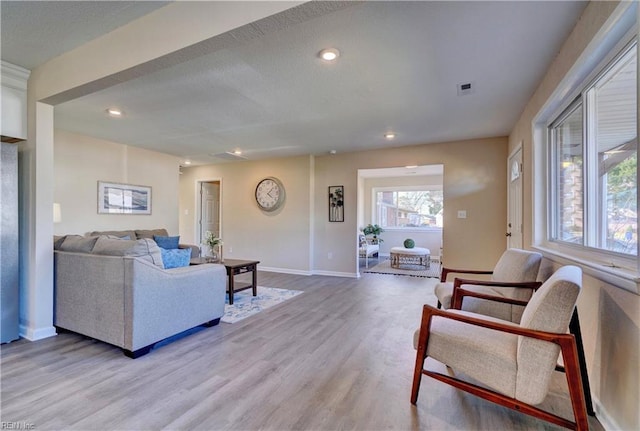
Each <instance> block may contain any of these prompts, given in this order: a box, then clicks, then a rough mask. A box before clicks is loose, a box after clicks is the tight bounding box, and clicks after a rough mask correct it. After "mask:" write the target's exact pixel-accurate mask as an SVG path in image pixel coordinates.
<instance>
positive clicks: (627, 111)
mask: <svg viewBox="0 0 640 431" xmlns="http://www.w3.org/2000/svg"><path fill="white" fill-rule="evenodd" d="M637 58H638V54H637V44H636V43H635V42H634V43H632V44H631V45H630V46H627V47H626V48H625V49H623V50H622V52H621V53H620V54H619V55H618V56H617V57H615V59H614V60H613V61H612V62H610V63H609V64H607V65H606V67H605V68H603V69H602V70H601V71H600V72H599V73H598V75H597V76H596V78H595V79H594V80H593V81H591V82H590V83H589V84H588V85H587V86H585V87H584V89H583V90H582V92H581V93H580V95H579V96H578V97H577V99H575V100H574V101H573V103H571V104H570V105H569V107H568V108H566V109H565V110H564V112H562V114H560V115H559V116H558V117H557V118H556V119H555V120H554V121H553V122H552V123H551V124H550V126H549V128H548V131H549V143H550V149H549V150H550V151H549V155H550V158H551V160H550V163H549V166H550V167H551V169H550V172H551V181H550V183H549V185H550V190H549V195H550V197H551V202H552V204H551V208H550V209H549V211H550V214H549V219H550V229H549V239H550V240H551V241H556V242H559V243H567V244H574V245H579V246H582V247H586V248H594V249H600V250H606V251H607V252H611V253H616V254H621V255H628V256H636V255H637V253H638V207H637V153H638V151H637V147H638V138H637V124H636V123H637V63H638V62H637Z"/></svg>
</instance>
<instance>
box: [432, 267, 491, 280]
mask: <svg viewBox="0 0 640 431" xmlns="http://www.w3.org/2000/svg"><path fill="white" fill-rule="evenodd" d="M451 273H455V274H493V271H482V270H476V269H453V268H444V267H443V268H442V272H441V273H440V281H441V282H442V283H444V282H445V281H447V275H449V274H451Z"/></svg>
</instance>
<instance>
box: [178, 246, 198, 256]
mask: <svg viewBox="0 0 640 431" xmlns="http://www.w3.org/2000/svg"><path fill="white" fill-rule="evenodd" d="M178 248H190V249H191V259H193V258H195V257H200V247H198V246H197V245H193V244H178Z"/></svg>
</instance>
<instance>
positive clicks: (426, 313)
mask: <svg viewBox="0 0 640 431" xmlns="http://www.w3.org/2000/svg"><path fill="white" fill-rule="evenodd" d="M433 316H439V317H444V318H446V319H451V320H457V321H459V322H463V323H468V324H470V325H475V326H480V327H483V328H488V329H493V330H495V331H501V332H507V333H510V334H515V335H521V336H523V337H529V338H535V339H537V340H542V341H548V342H550V343H555V344H558V345H559V346H561V347H562V345H563V344H566V343H567V342H568V343H571V342H572V341H574V336H573V334H568V333H562V334H556V333H555V332H546V331H538V330H536V329H529V328H523V327H521V326H519V325H516V324H513V323H510V322H505V323H500V322H495V321H493V320H485V319H481V318H478V317H471V316H466V315H462V314H456V313H451V312H449V311H447V310H441V309H439V308H435V307H433V306H431V305H428V304H425V305H424V307H423V309H422V324H421V325H420V337H419V338H420V339H419V341H418V349H419V348H420V342H422V339H423V338H425V341H426V338H427V337H423V333H422V332H423V331H424V330H425V328H426V331H427V335H428V333H429V331H430V329H431V318H432V317H433ZM425 348H426V346H425ZM425 351H426V350H425Z"/></svg>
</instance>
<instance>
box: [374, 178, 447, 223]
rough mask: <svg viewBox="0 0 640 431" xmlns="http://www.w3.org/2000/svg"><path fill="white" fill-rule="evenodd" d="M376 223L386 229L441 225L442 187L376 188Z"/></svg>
mask: <svg viewBox="0 0 640 431" xmlns="http://www.w3.org/2000/svg"><path fill="white" fill-rule="evenodd" d="M373 194H374V202H375V206H374V208H375V214H374V219H375V221H374V222H375V223H377V224H379V225H380V226H381V227H383V228H384V229H389V228H391V229H424V228H430V227H440V228H441V227H442V210H443V194H442V190H424V189H416V190H411V189H407V188H384V189H382V188H380V189H374V191H373Z"/></svg>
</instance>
